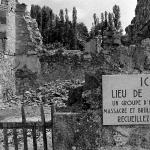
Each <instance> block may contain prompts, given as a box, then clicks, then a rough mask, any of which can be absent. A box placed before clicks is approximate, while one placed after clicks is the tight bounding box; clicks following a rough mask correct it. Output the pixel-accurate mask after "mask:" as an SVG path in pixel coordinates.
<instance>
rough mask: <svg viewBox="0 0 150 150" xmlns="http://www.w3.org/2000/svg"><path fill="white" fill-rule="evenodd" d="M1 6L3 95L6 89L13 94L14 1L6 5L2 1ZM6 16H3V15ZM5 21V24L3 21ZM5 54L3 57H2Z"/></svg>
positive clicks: (0, 80)
mask: <svg viewBox="0 0 150 150" xmlns="http://www.w3.org/2000/svg"><path fill="white" fill-rule="evenodd" d="M2 2H3V5H1V6H0V9H1V11H2V10H3V13H2V14H0V15H2V16H1V18H0V19H1V21H0V22H1V23H2V24H3V25H2V28H1V39H0V40H1V44H2V45H1V52H2V53H1V58H0V76H1V78H0V83H1V84H0V85H1V86H2V90H1V94H0V95H1V96H2V93H5V91H6V89H13V91H14V92H15V77H14V71H13V68H14V66H15V65H14V57H13V56H10V54H14V53H15V39H16V32H15V13H14V10H15V0H10V1H8V2H7V3H5V1H2ZM4 14H5V15H6V16H5V15H4ZM4 20H6V22H5V21H4ZM4 54H5V55H4Z"/></svg>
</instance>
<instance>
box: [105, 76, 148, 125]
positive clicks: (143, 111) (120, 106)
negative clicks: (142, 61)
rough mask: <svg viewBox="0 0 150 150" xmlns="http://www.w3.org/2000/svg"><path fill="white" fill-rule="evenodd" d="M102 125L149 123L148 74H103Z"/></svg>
mask: <svg viewBox="0 0 150 150" xmlns="http://www.w3.org/2000/svg"><path fill="white" fill-rule="evenodd" d="M102 83H103V87H102V88H103V125H133V124H150V74H137V75H103V77H102Z"/></svg>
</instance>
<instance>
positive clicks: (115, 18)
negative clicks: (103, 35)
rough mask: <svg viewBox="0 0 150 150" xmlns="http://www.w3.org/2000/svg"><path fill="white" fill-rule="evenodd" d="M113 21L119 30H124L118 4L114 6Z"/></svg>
mask: <svg viewBox="0 0 150 150" xmlns="http://www.w3.org/2000/svg"><path fill="white" fill-rule="evenodd" d="M113 21H114V26H115V28H116V30H117V31H118V32H122V30H121V21H120V7H119V6H118V5H114V6H113Z"/></svg>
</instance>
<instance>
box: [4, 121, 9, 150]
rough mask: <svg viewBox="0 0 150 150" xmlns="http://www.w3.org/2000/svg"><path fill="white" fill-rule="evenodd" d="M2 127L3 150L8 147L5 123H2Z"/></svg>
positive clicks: (7, 149) (6, 149)
mask: <svg viewBox="0 0 150 150" xmlns="http://www.w3.org/2000/svg"><path fill="white" fill-rule="evenodd" d="M3 126H4V129H3V134H4V148H5V150H9V148H8V135H7V124H6V123H4V124H3Z"/></svg>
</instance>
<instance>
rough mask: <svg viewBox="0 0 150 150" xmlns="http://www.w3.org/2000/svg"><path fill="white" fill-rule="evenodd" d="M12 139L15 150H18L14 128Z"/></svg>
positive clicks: (14, 129)
mask: <svg viewBox="0 0 150 150" xmlns="http://www.w3.org/2000/svg"><path fill="white" fill-rule="evenodd" d="M13 139H14V146H15V150H18V139H17V131H16V128H13Z"/></svg>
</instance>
